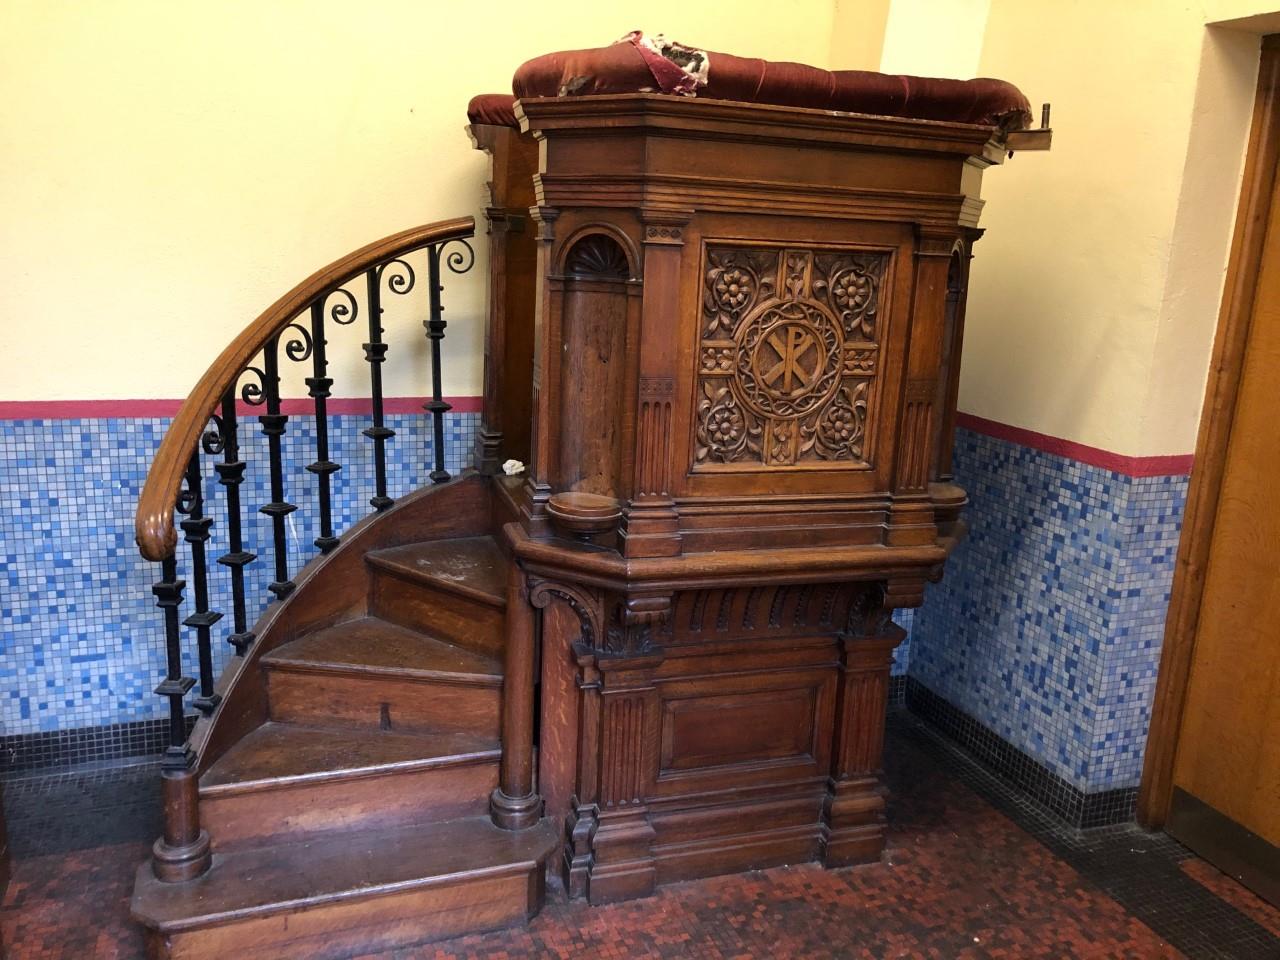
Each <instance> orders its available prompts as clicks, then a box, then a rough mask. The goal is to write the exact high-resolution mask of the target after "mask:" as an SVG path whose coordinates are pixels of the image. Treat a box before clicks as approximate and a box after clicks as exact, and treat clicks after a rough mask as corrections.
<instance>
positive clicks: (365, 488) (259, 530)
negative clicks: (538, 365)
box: [0, 413, 479, 736]
mask: <svg viewBox="0 0 1280 960" xmlns="http://www.w3.org/2000/svg"><path fill="white" fill-rule="evenodd" d="M368 425H369V419H368V417H361V416H336V417H331V418H330V450H331V457H332V459H334V460H336V461H337V462H339V463H341V464H342V470H341V471H340V472H339V473H337V474H336V475H335V476H334V478H333V481H334V521H335V522H334V526H335V528H336V529H337V530H339V531H341V530H343V529H345V528H346V527H348V526H349V525H350V524H351V523H353V522H354V521H355V520H357V519H359V518H360V517H362V516H364V515H365V514H366V513H367V512H369V510H370V508H369V505H368V499H369V497H370V496H372V494H373V452H372V442H371V441H370V440H368V439H367V438H366V437H363V436H361V435H360V431H361V430H362V429H364V428H365V427H366V426H368ZM387 425H388V426H390V427H391V428H392V429H394V430H396V431H397V436H396V437H395V438H394V439H392V440H391V441H390V442H389V443H388V444H387V453H388V465H387V475H388V482H389V487H390V490H389V493H390V495H391V496H399V495H401V494H403V493H406V492H408V491H410V490H414V489H416V488H418V487H420V486H422V485H424V484H425V483H427V482H428V481H427V477H426V475H427V472H428V471H429V469H430V466H429V464H430V459H431V457H432V453H431V441H430V430H429V429H428V428H427V424H426V421H425V418H424V417H422V416H417V415H410V414H404V415H392V416H389V417H388V418H387ZM478 425H479V414H476V413H451V414H448V415H447V419H446V434H445V460H446V465H447V467H448V469H450V470H451V471H457V470H458V469H460V467H461V466H462V465H463V464H464V463H469V462H470V459H471V450H472V441H473V437H474V433H475V430H476V429H477V427H478ZM167 427H168V420H166V419H161V418H137V419H134V418H130V419H123V418H122V419H86V420H8V421H4V422H2V423H0V467H2V469H0V504H2V505H3V510H0V561H3V573H0V577H2V578H3V595H2V596H0V736H13V735H20V734H28V733H34V732H37V731H53V730H68V729H73V728H83V727H93V726H101V725H106V724H120V723H126V722H131V721H139V720H151V719H157V718H160V717H162V716H164V715H165V713H166V710H165V702H164V701H162V700H161V698H160V697H157V696H155V695H154V694H153V693H152V690H153V689H154V687H155V686H156V684H157V683H158V682H159V681H160V679H161V678H162V677H163V674H164V638H163V628H162V621H161V615H160V612H159V611H158V610H157V609H156V608H155V605H154V598H153V597H152V596H151V584H152V582H153V581H155V580H156V579H158V572H159V571H158V565H156V564H151V563H148V562H146V561H144V560H143V559H142V558H141V557H140V556H139V555H138V551H137V548H136V547H135V546H134V542H133V510H134V506H135V505H136V503H137V499H138V494H139V492H140V490H141V486H142V483H143V480H144V479H145V477H146V471H147V468H148V466H149V465H150V463H151V459H152V457H153V456H154V454H155V450H156V447H157V446H158V445H159V442H160V439H161V438H162V437H163V436H164V432H165V430H166V428H167ZM314 431H315V421H314V418H311V417H291V418H290V420H289V424H288V430H287V433H286V434H285V458H284V459H285V463H286V464H303V463H309V462H310V461H311V460H312V459H314V452H313V451H314V442H315V432H314ZM240 435H241V456H242V458H243V459H245V460H246V461H247V462H248V463H249V470H248V476H247V480H246V483H245V484H244V486H243V487H242V488H241V490H242V501H243V503H244V504H245V505H246V510H245V531H244V534H245V547H246V549H248V550H251V551H254V552H256V553H259V554H260V555H261V556H263V558H264V559H261V560H259V561H258V562H257V563H254V564H251V565H250V566H249V568H247V571H246V573H247V576H246V584H247V594H248V596H249V597H250V598H251V599H254V598H256V600H257V602H258V604H259V606H258V608H257V609H261V607H262V606H265V603H266V600H267V599H269V594H267V593H266V589H265V588H266V585H267V583H268V582H270V580H271V579H272V578H271V572H270V570H269V569H268V567H269V563H268V560H267V558H269V557H270V551H269V549H267V545H268V544H269V543H270V537H271V526H270V521H269V520H268V518H267V517H265V516H263V515H261V514H259V513H257V512H256V507H257V506H259V505H261V504H263V503H266V502H267V501H268V500H269V499H270V497H269V496H268V491H267V447H266V440H265V438H264V437H263V436H262V435H261V433H260V432H259V431H258V429H257V423H256V421H254V420H252V419H246V421H245V422H242V424H241V431H240ZM206 473H207V477H206V480H205V495H206V497H208V498H209V499H211V500H212V501H214V503H215V504H220V502H221V498H222V488H221V487H220V486H218V485H217V483H216V477H215V475H214V473H213V470H212V459H209V460H208V469H207V470H206ZM286 498H287V499H288V500H289V501H290V502H292V503H295V504H297V505H298V508H299V509H298V510H297V512H296V513H294V514H293V515H292V516H291V517H290V551H291V555H292V556H293V557H303V558H305V559H309V558H310V557H311V556H313V555H314V553H315V551H314V548H313V547H312V544H311V541H312V540H313V539H314V538H315V536H316V535H317V533H318V531H317V529H316V526H315V523H316V520H315V513H316V497H315V478H314V477H313V476H312V475H311V474H309V473H306V472H304V471H301V470H298V471H297V472H295V473H294V474H292V475H291V476H290V477H289V478H288V479H287V481H286ZM213 512H214V515H215V516H216V515H217V512H216V511H213ZM225 533H226V528H225V526H220V525H217V524H215V526H214V528H213V531H212V540H211V541H210V544H209V553H210V556H217V555H218V554H220V553H222V552H223V551H224V550H225V548H226V544H225V540H224V539H223V537H224V536H225ZM188 556H189V553H188V551H187V548H186V547H185V545H181V546H180V550H179V557H180V558H181V559H182V560H183V561H185V560H186V558H187V557H188ZM301 565H302V563H301V562H298V563H296V565H294V566H292V567H291V569H296V568H297V567H300V566H301ZM186 573H187V572H186V571H180V575H186ZM187 579H188V581H190V577H189V576H188V577H187ZM211 585H213V586H214V587H215V590H214V595H213V602H212V606H213V608H214V609H216V610H223V611H227V616H226V617H225V618H224V620H223V621H222V622H220V623H219V624H217V625H215V627H214V636H215V655H216V657H217V661H216V663H215V676H216V675H217V673H218V671H220V669H221V667H222V665H223V663H225V662H226V660H227V659H228V658H229V657H230V656H231V654H232V652H233V651H232V650H231V648H230V647H229V646H228V645H227V644H226V643H223V642H221V638H222V637H224V636H226V634H228V633H230V632H231V630H230V613H229V611H230V587H229V579H228V577H227V575H226V571H225V570H224V569H223V568H221V567H216V566H215V567H214V570H213V573H211ZM191 601H192V598H191V591H190V587H189V586H188V590H187V595H186V602H185V604H184V606H183V607H182V615H183V616H187V615H189V614H190V613H191V612H192V611H193V609H194V608H193V607H192V605H191ZM256 612H257V610H255V609H254V607H253V606H252V604H251V607H250V614H251V616H250V620H251V621H252V619H253V615H255V614H256ZM191 633H192V636H193V637H194V631H191ZM190 646H191V648H192V649H190V651H189V656H190V662H188V663H187V665H186V670H185V672H186V673H187V674H188V675H189V676H197V673H196V665H195V662H194V656H195V655H194V641H193V642H192V644H191V645H190Z"/></svg>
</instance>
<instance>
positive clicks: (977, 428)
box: [956, 413, 1195, 477]
mask: <svg viewBox="0 0 1280 960" xmlns="http://www.w3.org/2000/svg"><path fill="white" fill-rule="evenodd" d="M956 425H957V426H961V427H964V429H966V430H972V431H973V432H974V433H981V434H985V435H986V436H988V437H995V438H996V439H998V440H1007V441H1009V442H1010V443H1016V444H1019V445H1020V446H1024V447H1031V448H1032V449H1033V450H1041V451H1043V452H1045V453H1052V454H1055V455H1057V456H1059V457H1066V458H1067V459H1069V460H1077V461H1079V462H1080V463H1087V464H1089V465H1090V466H1094V467H1101V468H1102V469H1103V470H1113V471H1115V472H1116V473H1123V474H1125V475H1127V476H1130V477H1168V476H1179V477H1181V476H1186V475H1187V474H1189V473H1190V472H1191V464H1192V462H1193V461H1194V460H1195V456H1194V455H1193V454H1190V453H1180V454H1171V455H1169V456H1159V457H1131V456H1128V455H1127V454H1123V453H1112V452H1111V451H1110V450H1100V449H1098V448H1097V447H1091V446H1088V445H1087V444H1083V443H1076V442H1075V441H1074V440H1063V439H1061V438H1060V437H1051V436H1049V435H1048V434H1044V433H1036V431H1034V430H1025V429H1023V428H1022V427H1013V426H1010V425H1009V424H1007V423H998V422H996V421H995V420H987V419H985V418H983V417H975V416H974V415H973V414H971V413H957V414H956Z"/></svg>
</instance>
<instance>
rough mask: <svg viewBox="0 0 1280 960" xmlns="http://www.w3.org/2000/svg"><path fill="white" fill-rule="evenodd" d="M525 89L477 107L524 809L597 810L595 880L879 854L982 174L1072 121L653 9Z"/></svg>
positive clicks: (567, 846)
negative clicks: (729, 34) (700, 42)
mask: <svg viewBox="0 0 1280 960" xmlns="http://www.w3.org/2000/svg"><path fill="white" fill-rule="evenodd" d="M655 58H656V59H655ZM659 61H661V62H659ZM664 63H665V64H666V65H667V66H663V64H664ZM668 66H669V67H671V68H672V70H674V72H672V70H668V69H667V67H668ZM682 78H683V79H682ZM654 91H662V92H654ZM665 91H670V92H665ZM515 93H516V97H503V96H486V97H479V98H477V99H476V100H475V101H473V103H472V107H471V111H470V113H471V121H472V126H471V132H472V136H473V138H474V140H475V142H476V143H477V145H478V146H480V147H482V148H483V149H484V150H486V151H487V152H488V153H489V154H490V155H491V158H492V177H491V190H492V204H491V206H490V208H489V211H488V214H489V225H490V238H491V254H490V255H491V260H490V270H491V273H490V315H489V331H488V339H487V345H486V374H485V377H486V379H485V404H484V410H485V421H484V423H483V426H482V428H481V433H480V439H479V450H478V460H479V464H480V467H481V469H482V471H484V472H486V473H489V474H491V475H494V476H495V481H494V483H495V485H496V486H497V488H498V490H499V496H498V498H497V503H498V506H497V508H496V509H498V510H499V511H505V514H504V515H505V516H506V518H507V520H508V522H507V524H506V526H505V527H504V533H505V536H506V540H507V544H508V547H509V549H510V551H511V553H512V555H513V557H514V559H515V561H516V562H515V563H513V564H512V566H511V576H510V583H509V587H508V614H507V650H506V658H507V675H506V687H505V691H506V692H505V697H506V701H505V705H504V710H505V714H504V734H503V735H504V760H503V770H502V783H501V786H500V788H499V790H498V791H496V792H495V794H494V798H493V804H492V806H493V813H494V818H495V820H496V821H497V822H498V823H500V824H503V825H506V826H510V827H520V826H522V825H527V824H528V823H531V822H535V821H536V820H537V819H538V817H539V816H540V815H542V813H543V811H544V810H545V815H546V816H549V817H552V818H554V820H555V821H556V822H558V823H561V824H563V828H564V843H563V857H562V863H563V870H564V874H565V877H566V882H567V886H568V889H569V891H570V892H571V894H573V895H575V896H587V897H589V898H590V899H591V900H592V901H596V902H599V901H604V900H613V899H619V898H625V897H632V896H640V895H644V894H646V893H648V892H650V891H652V889H653V887H654V885H655V884H657V883H662V882H667V881H671V880H677V879H684V878H688V877H694V876H700V875H705V874H710V873H722V872H729V871H736V870H745V869H751V868H756V867H761V866H767V865H770V864H777V863H796V862H803V861H807V860H813V859H818V860H821V861H822V862H823V863H825V864H828V865H842V864H849V863H858V862H865V861H868V860H874V859H876V858H878V857H879V856H880V853H881V850H882V848H883V844H884V829H885V827H884V823H885V821H884V807H885V790H884V787H883V785H882V783H881V778H880V772H879V771H880V765H881V745H882V740H883V732H884V716H885V708H886V702H887V695H888V689H889V673H890V665H891V661H892V652H893V649H894V647H895V646H896V645H897V644H898V643H899V642H900V641H901V639H902V638H903V631H902V629H901V628H899V627H898V626H897V625H895V624H894V622H893V620H892V618H891V615H892V613H893V611H894V610H895V609H898V608H903V607H913V606H917V605H918V604H919V603H920V602H921V600H922V598H923V592H924V585H925V583H926V582H927V581H929V580H931V579H936V578H937V577H939V576H940V575H941V573H942V568H943V563H944V561H945V560H946V557H947V555H948V553H949V552H950V550H951V548H952V546H953V545H954V543H955V541H956V538H957V537H958V536H960V535H961V533H962V532H963V522H962V521H961V519H960V515H961V511H962V508H963V506H964V503H965V494H964V492H963V491H962V490H960V489H959V488H958V487H956V486H955V485H954V483H952V480H951V470H950V459H951V458H950V448H951V443H952V433H953V427H954V417H955V405H956V387H957V375H958V368H959V354H960V343H961V334H962V329H963V325H964V302H965V287H966V282H967V278H968V269H969V259H970V252H971V248H972V245H973V243H974V241H975V240H976V239H977V238H978V236H979V234H980V232H981V231H980V230H979V228H978V215H979V212H980V211H981V207H982V202H981V200H980V199H979V196H978V189H979V185H980V181H981V178H982V173H983V171H984V170H985V168H987V167H988V166H991V165H992V164H996V163H999V162H1001V161H1002V160H1003V159H1004V157H1005V156H1006V154H1007V153H1008V152H1009V151H1010V150H1011V149H1014V148H1015V147H1018V148H1021V147H1023V146H1037V147H1042V146H1044V145H1045V144H1044V143H1043V140H1045V139H1047V131H1045V132H1044V134H1043V135H1041V136H1040V137H1039V138H1037V136H1036V135H1035V134H1033V133H1030V132H1027V131H1024V130H1023V128H1024V127H1026V126H1027V125H1028V123H1029V121H1030V114H1029V112H1028V110H1027V104H1026V101H1025V99H1024V98H1023V97H1022V95H1021V94H1020V93H1018V91H1017V90H1016V89H1014V88H1013V87H1011V86H1009V85H1008V84H1004V83H1001V82H999V81H986V80H983V81H967V82H959V81H930V80H920V79H918V78H900V77H884V76H882V75H880V74H865V73H854V72H850V73H843V74H841V73H837V74H829V73H826V72H825V71H819V70H815V69H813V68H808V67H801V66H799V65H795V64H782V65H778V64H767V63H765V62H763V61H758V60H743V59H739V58H735V57H730V56H728V55H723V54H716V53H710V54H707V53H705V52H702V51H690V50H688V49H687V48H680V47H678V46H673V45H670V44H666V45H665V46H664V42H659V43H656V44H655V43H652V42H649V41H646V40H644V38H640V39H637V38H635V37H632V38H628V40H627V41H625V42H623V43H619V44H616V45H614V46H612V47H608V48H604V49H602V50H596V51H576V52H571V53H562V54H552V55H549V56H547V57H542V58H539V59H537V60H534V61H531V62H530V63H529V64H526V65H525V66H524V67H522V68H521V69H520V71H519V72H518V73H517V74H516V78H515ZM688 93H695V94H696V96H687V95H680V94H688ZM1037 140H1038V141H1039V142H1037ZM508 459H515V460H519V461H522V462H523V463H525V464H526V469H525V472H524V474H523V475H518V476H516V477H510V478H507V477H502V476H501V469H500V464H501V463H502V462H503V461H505V460H508ZM535 688H536V689H537V690H538V693H539V695H538V696H536V697H535V695H534V691H535ZM535 712H536V716H535ZM522 744H524V745H527V746H524V747H522V746H521V745H522ZM535 746H536V750H535V749H533V748H534V747H535Z"/></svg>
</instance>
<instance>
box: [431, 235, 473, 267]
mask: <svg viewBox="0 0 1280 960" xmlns="http://www.w3.org/2000/svg"><path fill="white" fill-rule="evenodd" d="M458 246H461V247H462V249H461V250H459V249H457V247H458ZM450 247H453V248H454V249H452V250H450V251H449V253H448V255H446V256H445V257H444V265H445V266H446V267H448V268H449V270H450V272H452V273H466V272H467V271H468V270H470V269H471V268H472V267H473V266H475V262H476V252H475V250H473V249H472V248H471V244H469V243H468V242H467V241H466V240H464V239H461V238H455V239H453V240H446V241H445V242H444V243H442V244H439V245H438V246H436V247H433V248H432V249H433V251H434V252H435V257H436V262H437V263H439V261H440V257H441V255H442V254H444V252H445V250H448V249H449V248H450Z"/></svg>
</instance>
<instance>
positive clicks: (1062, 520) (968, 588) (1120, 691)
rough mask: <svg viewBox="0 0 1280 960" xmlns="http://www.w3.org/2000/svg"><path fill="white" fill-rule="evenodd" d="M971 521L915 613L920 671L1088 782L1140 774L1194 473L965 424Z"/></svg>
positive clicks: (961, 474) (915, 664)
mask: <svg viewBox="0 0 1280 960" xmlns="http://www.w3.org/2000/svg"><path fill="white" fill-rule="evenodd" d="M955 472H956V478H957V482H958V483H960V484H961V485H962V486H964V487H965V488H966V489H967V490H968V491H969V497H970V501H971V503H970V507H969V509H968V513H967V519H968V521H969V526H970V533H969V536H968V538H967V539H966V540H965V541H964V542H963V543H962V544H961V545H960V546H959V547H958V548H957V549H956V552H955V554H954V555H953V556H952V558H951V560H950V562H949V563H948V565H947V571H946V575H945V577H944V578H943V580H942V582H941V583H940V584H938V585H936V586H931V587H930V588H929V591H928V595H927V596H926V599H925V604H924V606H923V607H921V608H920V609H919V610H918V611H916V613H915V617H914V621H913V623H912V626H911V642H910V660H909V673H910V675H911V677H913V678H914V679H916V680H918V681H919V682H920V683H922V684H924V685H925V686H926V687H927V688H928V689H930V690H931V691H933V692H934V693H936V694H938V695H939V696H941V697H943V698H944V699H946V700H947V701H948V702H950V703H951V704H952V705H954V706H956V707H958V708H959V709H961V710H962V711H964V712H965V713H966V714H968V715H969V716H971V717H972V718H973V719H975V720H977V721H978V722H979V723H981V724H983V725H984V726H986V727H987V728H988V729H990V730H991V731H993V732H994V733H996V734H998V735H999V736H1001V737H1003V738H1004V739H1006V740H1008V741H1010V742H1011V743H1013V744H1014V745H1015V746H1017V747H1018V748H1020V749H1021V750H1023V751H1025V752H1026V753H1028V754H1030V755H1031V756H1032V757H1034V758H1035V759H1037V760H1039V761H1040V762H1042V763H1043V764H1044V765H1045V766H1047V767H1049V768H1050V769H1051V770H1052V771H1053V772H1054V773H1056V774H1058V775H1059V776H1061V777H1062V778H1063V779H1065V780H1066V781H1068V782H1069V783H1071V784H1072V785H1073V786H1076V787H1078V788H1080V789H1081V790H1086V791H1090V792H1092V791H1096V790H1101V789H1115V788H1121V787H1131V786H1135V785H1137V783H1138V782H1139V779H1140V777H1141V772H1142V754H1143V750H1144V749H1145V746H1146V736H1147V728H1148V725H1149V722H1150V713H1151V700H1152V696H1153V694H1154V691H1155V680H1156V671H1157V668H1158V666H1159V662H1160V644H1161V640H1162V636H1163V630H1164V617H1165V610H1166V608H1167V606H1168V602H1169V586H1170V583H1171V582H1172V578H1173V566H1174V557H1175V554H1176V553H1177V547H1178V535H1179V532H1180V525H1181V520H1182V512H1183V507H1184V504H1185V499H1186V489H1187V478H1186V477H1180V476H1164V477H1129V476H1126V475H1124V474H1120V473H1114V472H1111V471H1107V470H1103V469H1101V468H1098V467H1093V466H1090V465H1088V464H1083V463H1080V462H1077V461H1074V460H1069V459H1066V458H1064V457H1059V456H1056V455H1053V454H1049V453H1043V452H1040V451H1037V450H1033V449H1030V448H1028V447H1023V446H1020V445H1018V444H1014V443H1010V442H1008V441H1004V440H998V439H995V438H992V437H987V436H983V435H981V434H977V433H973V432H970V431H966V430H959V431H957V437H956V449H955Z"/></svg>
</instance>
